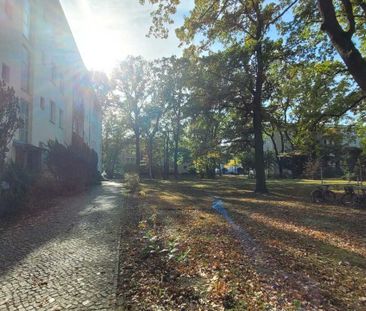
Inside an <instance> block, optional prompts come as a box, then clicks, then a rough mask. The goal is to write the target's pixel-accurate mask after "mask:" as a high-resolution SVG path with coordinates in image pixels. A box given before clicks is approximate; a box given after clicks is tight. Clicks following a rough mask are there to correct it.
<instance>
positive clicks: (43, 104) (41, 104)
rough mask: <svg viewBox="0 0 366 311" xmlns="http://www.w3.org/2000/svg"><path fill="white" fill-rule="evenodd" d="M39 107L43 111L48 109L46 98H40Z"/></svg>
mask: <svg viewBox="0 0 366 311" xmlns="http://www.w3.org/2000/svg"><path fill="white" fill-rule="evenodd" d="M39 107H40V108H41V110H44V109H45V108H46V101H45V99H44V97H41V98H40V100H39Z"/></svg>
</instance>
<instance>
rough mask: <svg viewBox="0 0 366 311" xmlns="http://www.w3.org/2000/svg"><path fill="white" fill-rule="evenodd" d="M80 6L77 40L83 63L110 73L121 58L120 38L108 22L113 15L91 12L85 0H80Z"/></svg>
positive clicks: (90, 67)
mask: <svg viewBox="0 0 366 311" xmlns="http://www.w3.org/2000/svg"><path fill="white" fill-rule="evenodd" d="M80 7H81V12H82V14H81V16H80V20H79V21H77V23H78V25H79V27H78V40H77V41H78V46H79V48H80V51H81V54H82V57H83V60H84V62H85V65H86V66H87V67H88V68H89V69H90V70H98V71H104V72H106V73H110V72H111V71H112V70H113V68H114V67H115V66H116V64H117V61H118V59H119V58H121V55H120V54H121V49H122V47H121V41H122V40H121V39H122V38H120V37H119V36H120V35H119V33H118V32H117V31H115V30H114V29H111V28H110V25H109V24H108V22H109V21H111V20H112V19H113V16H105V15H99V14H97V13H99V12H93V11H92V10H91V8H90V3H89V2H88V1H87V0H81V1H80ZM111 14H112V13H111Z"/></svg>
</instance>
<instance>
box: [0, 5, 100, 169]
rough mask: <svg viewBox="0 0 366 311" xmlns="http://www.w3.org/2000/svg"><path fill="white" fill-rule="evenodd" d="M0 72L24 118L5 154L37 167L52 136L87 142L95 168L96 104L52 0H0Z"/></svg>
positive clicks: (64, 22) (67, 141)
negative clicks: (93, 155) (16, 100)
mask: <svg viewBox="0 0 366 311" xmlns="http://www.w3.org/2000/svg"><path fill="white" fill-rule="evenodd" d="M0 70H1V77H0V78H1V79H2V80H4V81H5V82H6V83H7V84H8V85H10V86H12V87H13V88H14V89H15V92H16V95H17V96H18V97H19V99H20V102H21V107H20V110H21V116H22V119H23V120H24V126H23V128H22V129H20V130H19V131H18V133H17V135H16V137H15V138H14V141H13V143H12V144H11V146H10V148H9V149H10V152H9V158H11V159H13V160H14V161H16V162H17V163H18V164H20V165H24V166H26V167H28V168H30V169H38V168H40V167H41V163H42V161H41V159H42V150H43V148H42V147H43V146H44V145H45V144H47V142H48V141H49V140H58V141H59V142H60V143H63V144H66V145H71V144H85V145H87V146H88V147H89V148H91V149H93V150H94V151H95V152H96V153H97V154H98V157H99V167H100V165H101V146H102V142H101V139H102V136H101V130H102V129H101V127H102V113H101V108H100V105H99V103H98V101H97V98H96V96H95V93H94V91H93V88H92V85H91V82H90V80H89V73H88V71H87V69H86V67H85V65H84V63H83V61H82V58H81V56H80V53H79V50H78V48H77V45H76V43H75V40H74V38H73V35H72V32H71V29H70V27H69V24H68V22H67V19H66V17H65V14H64V12H63V9H62V7H61V4H60V3H59V1H58V0H53V1H49V0H0Z"/></svg>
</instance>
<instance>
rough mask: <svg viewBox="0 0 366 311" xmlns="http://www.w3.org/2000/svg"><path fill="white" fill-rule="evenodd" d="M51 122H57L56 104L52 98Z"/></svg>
mask: <svg viewBox="0 0 366 311" xmlns="http://www.w3.org/2000/svg"><path fill="white" fill-rule="evenodd" d="M50 122H52V123H55V122H56V104H55V102H54V101H53V100H50Z"/></svg>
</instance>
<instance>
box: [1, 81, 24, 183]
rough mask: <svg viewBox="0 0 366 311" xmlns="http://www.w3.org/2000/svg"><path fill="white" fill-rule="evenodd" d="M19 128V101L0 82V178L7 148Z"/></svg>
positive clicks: (9, 89)
mask: <svg viewBox="0 0 366 311" xmlns="http://www.w3.org/2000/svg"><path fill="white" fill-rule="evenodd" d="M21 126H22V120H21V118H20V116H19V99H18V98H17V97H16V96H15V91H14V89H13V88H10V87H8V86H7V85H6V84H5V82H3V81H0V177H1V176H2V175H3V172H4V164H5V157H6V153H7V152H8V151H9V150H8V146H9V144H10V142H11V141H12V139H13V137H14V135H15V132H16V131H17V129H19V128H20V127H21Z"/></svg>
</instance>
